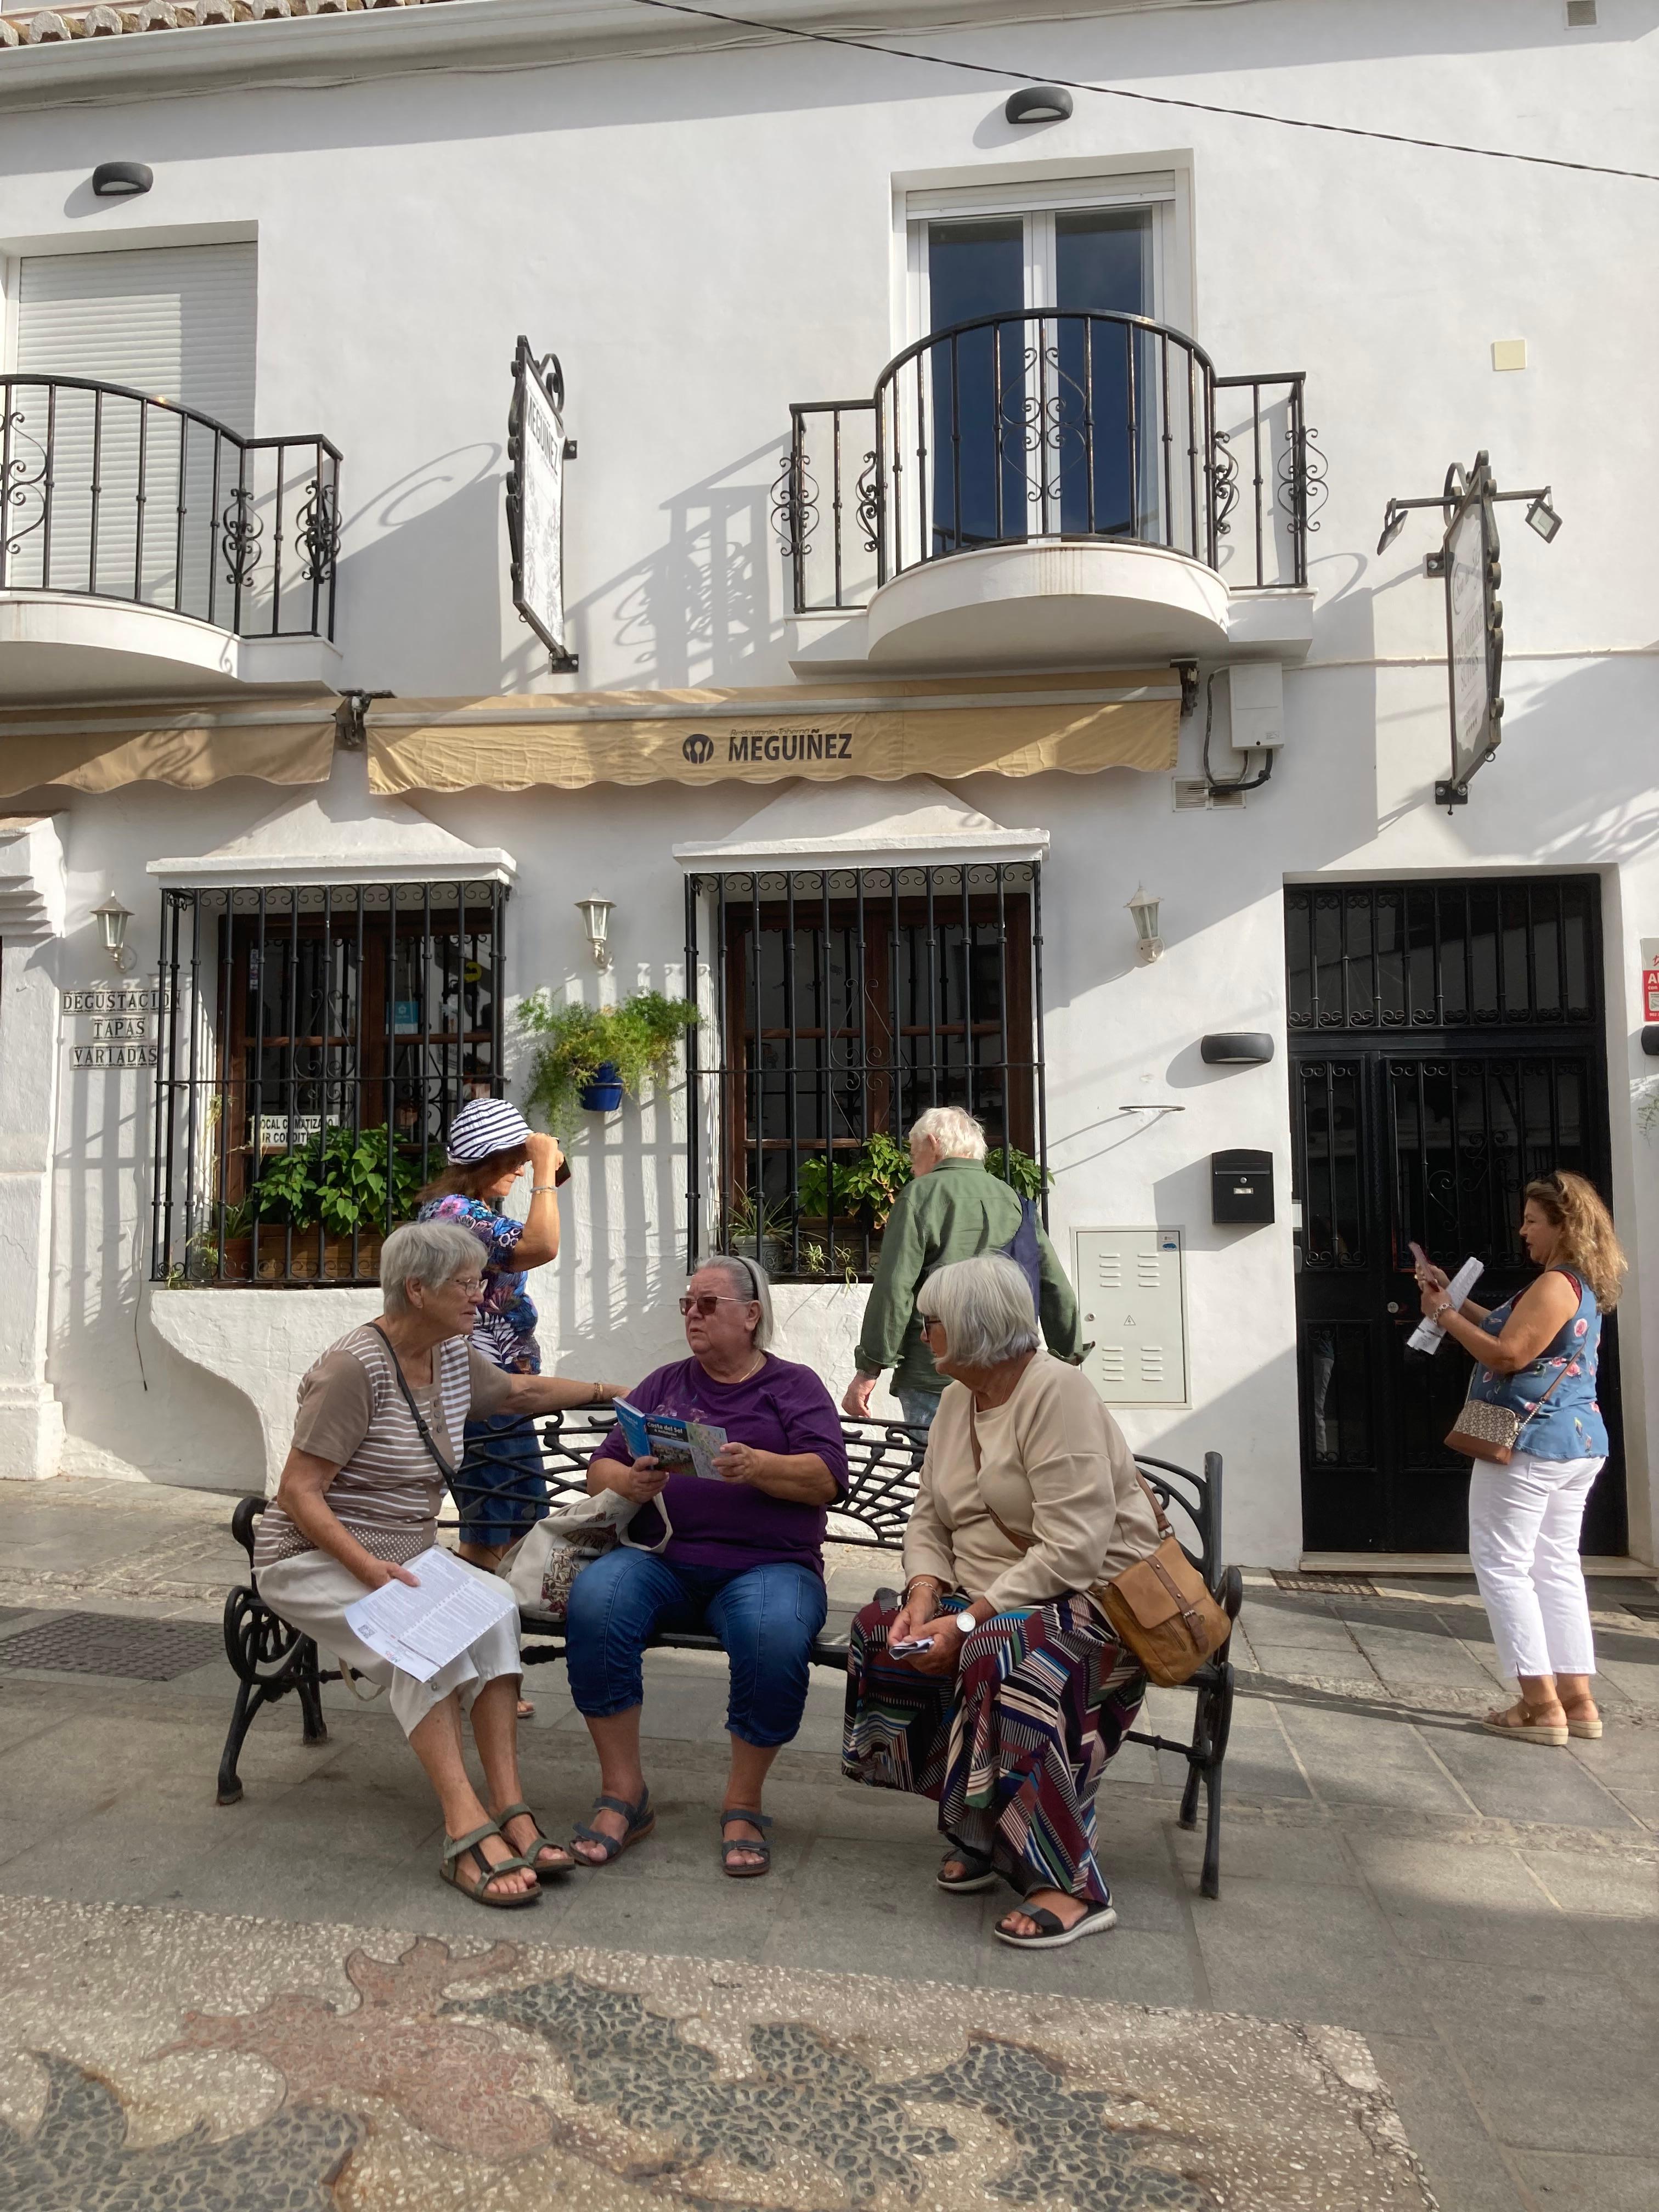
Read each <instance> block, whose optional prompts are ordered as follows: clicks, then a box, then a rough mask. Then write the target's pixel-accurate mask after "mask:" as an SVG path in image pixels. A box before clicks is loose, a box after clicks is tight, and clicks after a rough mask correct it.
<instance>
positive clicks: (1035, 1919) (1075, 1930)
mask: <svg viewBox="0 0 1659 2212" xmlns="http://www.w3.org/2000/svg"><path fill="white" fill-rule="evenodd" d="M1016 1912H1023V1913H1024V1915H1025V1917H1026V1918H1027V1919H1028V1920H1029V1921H1030V1922H1032V1923H1034V1924H1035V1926H1036V1929H1037V1931H1038V1932H1037V1933H1036V1935H1035V1936H1017V1935H1016V1934H1015V1933H1014V1931H1013V1929H1012V1928H1005V1927H1004V1926H1003V1925H1002V1922H1001V1921H999V1922H998V1923H997V1924H996V1926H995V1927H994V1929H992V1930H991V1933H992V1934H993V1935H994V1936H995V1937H996V1939H997V1941H998V1942H999V1943H1012V1946H1013V1948H1015V1950H1017V1951H1058V1950H1059V1949H1060V1946H1061V1945H1062V1944H1064V1943H1075V1942H1078V1940H1079V1938H1080V1937H1081V1936H1097V1935H1101V1936H1103V1935H1104V1934H1105V1932H1106V1930H1107V1929H1109V1928H1115V1927H1116V1925H1117V1912H1116V1910H1115V1907H1114V1906H1112V1905H1097V1904H1095V1903H1093V1902H1092V1901H1091V1903H1090V1904H1089V1905H1086V1906H1085V1909H1084V1914H1083V1917H1082V1919H1081V1920H1074V1921H1073V1923H1072V1925H1071V1926H1070V1927H1069V1928H1068V1927H1067V1926H1066V1923H1065V1922H1064V1921H1063V1920H1062V1919H1061V1918H1060V1915H1059V1913H1057V1912H1050V1911H1049V1910H1048V1906H1047V1905H1010V1906H1009V1908H1008V1911H1006V1912H1005V1913H1004V1914H1003V1916H1002V1917H1003V1919H1004V1920H1008V1919H1012V1917H1013V1915H1014V1914H1015V1913H1016Z"/></svg>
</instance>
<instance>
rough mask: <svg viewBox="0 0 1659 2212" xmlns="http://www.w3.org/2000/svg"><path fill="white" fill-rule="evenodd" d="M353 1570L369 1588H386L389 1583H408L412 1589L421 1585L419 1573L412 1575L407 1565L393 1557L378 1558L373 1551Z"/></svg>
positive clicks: (365, 1586) (366, 1587) (359, 1579)
mask: <svg viewBox="0 0 1659 2212" xmlns="http://www.w3.org/2000/svg"><path fill="white" fill-rule="evenodd" d="M352 1572H353V1574H355V1575H356V1577H357V1579H358V1581H359V1582H360V1583H362V1584H363V1586H364V1588H365V1589H372V1590H377V1589H385V1588H386V1584H387V1583H408V1584H409V1587H410V1589H419V1588H420V1587H421V1578H420V1577H419V1576H418V1575H411V1574H410V1571H409V1569H408V1568H407V1567H400V1566H399V1565H398V1564H397V1562H396V1561H395V1560H393V1559H376V1558H375V1557H374V1553H372V1552H371V1553H369V1554H368V1558H367V1559H364V1561H363V1564H362V1566H361V1567H354V1568H353V1569H352Z"/></svg>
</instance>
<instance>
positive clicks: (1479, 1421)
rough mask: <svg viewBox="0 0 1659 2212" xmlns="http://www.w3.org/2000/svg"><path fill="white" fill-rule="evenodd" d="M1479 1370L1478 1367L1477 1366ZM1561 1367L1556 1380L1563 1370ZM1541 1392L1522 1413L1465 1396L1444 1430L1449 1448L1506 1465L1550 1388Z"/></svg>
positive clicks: (1542, 1404)
mask: <svg viewBox="0 0 1659 2212" xmlns="http://www.w3.org/2000/svg"><path fill="white" fill-rule="evenodd" d="M1477 1371H1478V1370H1477ZM1566 1371H1567V1370H1566V1369H1565V1367H1563V1368H1562V1369H1561V1370H1560V1373H1559V1374H1558V1375H1557V1376H1556V1378H1555V1383H1559V1381H1560V1380H1561V1376H1563V1375H1565V1373H1566ZM1555 1383H1551V1384H1550V1387H1549V1390H1545V1391H1543V1392H1541V1394H1540V1396H1539V1399H1538V1402H1537V1404H1536V1405H1534V1406H1533V1407H1529V1408H1528V1411H1527V1412H1526V1413H1516V1412H1515V1411H1514V1409H1513V1408H1512V1407H1509V1406H1489V1405H1487V1404H1486V1401H1485V1400H1484V1399H1481V1398H1475V1397H1468V1398H1466V1399H1465V1400H1464V1401H1463V1410H1462V1413H1460V1414H1459V1415H1458V1417H1457V1419H1456V1420H1455V1422H1454V1424H1453V1425H1452V1426H1451V1428H1450V1429H1449V1430H1448V1431H1447V1433H1446V1449H1447V1450H1448V1451H1455V1452H1462V1454H1463V1455H1464V1457H1465V1458H1466V1459H1485V1460H1490V1461H1492V1463H1493V1465H1494V1466H1496V1467H1507V1466H1508V1465H1509V1463H1510V1461H1511V1460H1512V1459H1513V1458H1514V1457H1515V1455H1516V1452H1517V1451H1518V1450H1520V1449H1522V1443H1521V1438H1522V1435H1523V1434H1524V1432H1525V1431H1526V1426H1527V1423H1528V1421H1529V1420H1531V1419H1533V1417H1534V1415H1535V1414H1538V1413H1542V1412H1543V1410H1544V1401H1545V1400H1546V1399H1547V1397H1548V1396H1549V1395H1550V1390H1553V1389H1554V1388H1555Z"/></svg>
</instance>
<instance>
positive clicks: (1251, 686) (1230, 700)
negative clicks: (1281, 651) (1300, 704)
mask: <svg viewBox="0 0 1659 2212" xmlns="http://www.w3.org/2000/svg"><path fill="white" fill-rule="evenodd" d="M1227 712H1228V715H1229V718H1230V720H1231V725H1232V742H1233V744H1235V745H1236V746H1237V749H1238V750H1239V751H1240V752H1243V750H1245V749H1246V747H1247V746H1250V745H1282V744H1284V742H1285V671H1284V669H1283V668H1282V667H1281V666H1280V665H1279V662H1278V661H1276V660H1236V661H1235V662H1234V663H1233V665H1232V666H1231V668H1230V669H1229V670H1228V671H1227Z"/></svg>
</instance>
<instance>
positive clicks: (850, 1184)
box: [686, 861, 1047, 1281]
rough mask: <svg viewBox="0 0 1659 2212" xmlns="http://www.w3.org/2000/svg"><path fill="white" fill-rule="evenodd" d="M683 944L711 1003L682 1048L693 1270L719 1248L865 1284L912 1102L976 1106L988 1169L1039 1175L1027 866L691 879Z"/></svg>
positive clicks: (1035, 948) (1043, 1147)
mask: <svg viewBox="0 0 1659 2212" xmlns="http://www.w3.org/2000/svg"><path fill="white" fill-rule="evenodd" d="M686 955H687V973H688V974H690V975H697V974H700V973H705V972H706V973H707V975H708V978H709V985H708V989H709V991H710V993H711V995H712V1006H705V1017H706V1018H705V1021H704V1024H703V1027H702V1030H701V1031H700V1032H699V1033H697V1034H696V1036H693V1037H692V1038H691V1039H690V1044H689V1052H688V1081H689V1093H690V1114H689V1117H688V1118H689V1127H690V1174H689V1176H688V1188H689V1217H688V1237H687V1243H688V1249H689V1256H690V1260H691V1261H692V1263H693V1264H695V1263H696V1259H697V1257H698V1256H699V1254H700V1252H701V1251H702V1250H704V1249H714V1250H722V1251H735V1252H740V1253H743V1254H744V1255H745V1256H747V1257H750V1258H757V1259H758V1260H759V1261H761V1263H762V1264H763V1266H765V1267H767V1268H768V1269H769V1272H771V1273H775V1274H777V1275H780V1276H782V1277H783V1278H785V1279H791V1278H793V1279H800V1280H809V1281H810V1280H814V1279H831V1280H835V1279H842V1280H848V1281H851V1280H856V1279H867V1278H868V1277H869V1276H870V1274H871V1273H872V1270H873V1267H874V1265H875V1262H876V1260H877V1259H878V1256H879V1251H880V1233H881V1227H882V1224H883V1221H884V1218H885V1204H884V1200H883V1198H882V1197H881V1195H880V1194H879V1191H878V1189H876V1188H875V1186H878V1184H879V1183H880V1182H881V1179H882V1176H883V1174H884V1171H886V1170H890V1169H892V1168H894V1167H897V1169H898V1172H899V1174H900V1175H901V1176H902V1175H903V1174H905V1173H908V1167H905V1166H903V1165H902V1164H900V1163H902V1156H903V1147H904V1143H905V1138H906V1136H907V1134H908V1130H909V1128H910V1126H911V1124H912V1123H913V1122H914V1121H915V1119H916V1117H917V1115H920V1114H921V1113H924V1112H925V1111H926V1110H927V1108H928V1107H930V1106H960V1107H963V1108H964V1109H966V1110H967V1111H968V1112H969V1113H970V1114H972V1115H975V1116H976V1118H977V1119H978V1120H979V1121H981V1122H982V1123H983V1124H984V1127H985V1132H986V1136H987V1141H988V1143H989V1145H990V1146H991V1147H992V1163H991V1164H992V1165H993V1167H994V1169H1000V1170H1002V1171H1003V1172H1007V1171H1008V1167H1009V1154H1008V1152H1007V1151H1006V1148H1009V1147H1012V1152H1013V1154H1014V1155H1015V1158H1014V1162H1013V1164H1014V1167H1015V1169H1016V1170H1018V1167H1019V1166H1020V1164H1021V1163H1020V1162H1019V1160H1018V1155H1021V1154H1023V1155H1025V1156H1026V1158H1027V1160H1029V1161H1030V1163H1032V1165H1033V1167H1034V1168H1035V1169H1036V1170H1038V1171H1041V1170H1042V1169H1043V1168H1044V1166H1045V1164H1046V1154H1047V1126H1046V1117H1045V1108H1044V1101H1043V1065H1042V904H1041V886H1040V880H1039V871H1038V868H1037V866H1036V864H1035V863H1029V864H1028V863H1025V862H1012V861H1010V862H987V863H983V864H975V865H969V866H950V867H943V866H941V867H914V868H906V867H901V868H856V869H854V868H848V869H828V870H821V871H820V870H804V871H799V872H784V871H776V872H774V871H769V870H763V871H757V872H753V873H745V874H731V875H699V876H693V877H690V878H688V881H687V884H686ZM711 1032H712V1037H713V1041H714V1057H713V1059H712V1060H711V1059H710V1058H709V1057H708V1050H707V1048H708V1042H709V1039H710V1036H711ZM889 1146H896V1147H897V1157H896V1156H895V1154H894V1153H893V1152H891V1151H890V1150H888V1149H887V1148H888V1147H889ZM826 1170H833V1171H832V1172H826ZM1031 1171H1032V1170H1031V1169H1030V1168H1028V1169H1027V1170H1026V1172H1027V1173H1028V1174H1030V1172H1031ZM1046 1211H1047V1207H1046V1201H1045V1205H1044V1212H1045V1214H1046ZM711 1240H712V1241H711Z"/></svg>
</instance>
